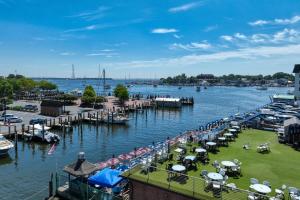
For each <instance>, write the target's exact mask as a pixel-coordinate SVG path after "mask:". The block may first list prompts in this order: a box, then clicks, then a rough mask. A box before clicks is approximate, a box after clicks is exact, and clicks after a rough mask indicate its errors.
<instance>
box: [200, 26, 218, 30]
mask: <svg viewBox="0 0 300 200" xmlns="http://www.w3.org/2000/svg"><path fill="white" fill-rule="evenodd" d="M217 28H218V25H213V26H208V27H206V28H205V29H204V30H203V31H204V32H210V31H213V30H216V29H217Z"/></svg>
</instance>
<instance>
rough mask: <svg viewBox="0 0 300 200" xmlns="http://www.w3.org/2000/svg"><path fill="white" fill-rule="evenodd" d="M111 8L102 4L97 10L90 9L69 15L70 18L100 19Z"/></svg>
mask: <svg viewBox="0 0 300 200" xmlns="http://www.w3.org/2000/svg"><path fill="white" fill-rule="evenodd" d="M109 9H110V8H109V7H106V6H100V7H98V8H97V9H96V10H89V11H84V12H81V13H78V14H75V15H71V16H67V17H70V18H80V19H83V20H85V21H92V20H96V19H100V18H102V17H104V16H105V14H106V11H108V10H109Z"/></svg>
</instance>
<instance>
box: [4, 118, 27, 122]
mask: <svg viewBox="0 0 300 200" xmlns="http://www.w3.org/2000/svg"><path fill="white" fill-rule="evenodd" d="M7 122H9V123H21V122H23V120H22V119H21V118H20V117H11V118H9V119H7Z"/></svg>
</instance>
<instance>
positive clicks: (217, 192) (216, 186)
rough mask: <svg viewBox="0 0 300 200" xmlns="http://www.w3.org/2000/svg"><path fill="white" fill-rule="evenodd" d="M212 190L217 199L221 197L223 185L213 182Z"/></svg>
mask: <svg viewBox="0 0 300 200" xmlns="http://www.w3.org/2000/svg"><path fill="white" fill-rule="evenodd" d="M212 190H213V195H214V197H216V198H220V197H221V191H222V190H221V183H220V182H213V184H212Z"/></svg>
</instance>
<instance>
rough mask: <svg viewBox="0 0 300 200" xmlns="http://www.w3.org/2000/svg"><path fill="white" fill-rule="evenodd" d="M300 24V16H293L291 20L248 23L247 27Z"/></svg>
mask: <svg viewBox="0 0 300 200" xmlns="http://www.w3.org/2000/svg"><path fill="white" fill-rule="evenodd" d="M298 22H300V16H299V15H295V16H293V17H292V18H289V19H274V20H269V21H266V20H257V21H254V22H249V25H251V26H263V25H266V24H270V25H288V24H295V23H298Z"/></svg>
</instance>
